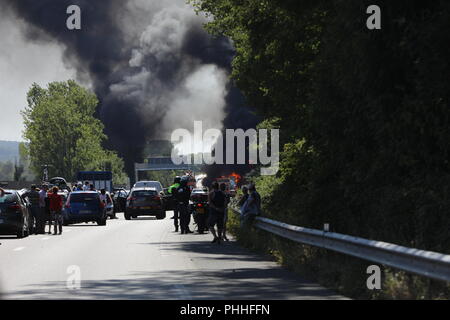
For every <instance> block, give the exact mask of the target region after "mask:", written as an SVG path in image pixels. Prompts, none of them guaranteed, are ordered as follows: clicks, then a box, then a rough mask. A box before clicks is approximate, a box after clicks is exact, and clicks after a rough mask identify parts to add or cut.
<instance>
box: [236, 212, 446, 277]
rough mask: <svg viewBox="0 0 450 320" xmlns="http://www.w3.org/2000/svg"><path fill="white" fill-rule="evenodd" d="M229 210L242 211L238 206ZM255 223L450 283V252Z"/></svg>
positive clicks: (298, 239) (270, 222) (268, 222)
mask: <svg viewBox="0 0 450 320" xmlns="http://www.w3.org/2000/svg"><path fill="white" fill-rule="evenodd" d="M230 209H231V210H232V211H234V212H235V213H237V214H240V211H239V210H238V209H236V208H230ZM253 226H254V227H256V228H258V229H261V230H265V231H267V232H270V233H272V234H275V235H278V236H280V237H283V238H286V239H289V240H292V241H295V242H297V243H302V244H307V245H311V246H315V247H319V248H324V249H328V250H332V251H336V252H340V253H343V254H346V255H350V256H354V257H358V258H361V259H364V260H368V261H372V262H375V263H379V264H383V265H387V266H390V267H394V268H397V269H400V270H404V271H408V272H412V273H415V274H418V275H421V276H425V277H428V278H432V279H437V280H443V281H449V282H450V255H447V254H442V253H437V252H432V251H425V250H419V249H414V248H408V247H403V246H399V245H396V244H392V243H387V242H382V241H375V240H368V239H364V238H358V237H354V236H349V235H345V234H340V233H334V232H327V231H323V230H317V229H310V228H304V227H299V226H294V225H290V224H287V223H283V222H279V221H275V220H272V219H268V218H263V217H256V219H255V221H254V224H253Z"/></svg>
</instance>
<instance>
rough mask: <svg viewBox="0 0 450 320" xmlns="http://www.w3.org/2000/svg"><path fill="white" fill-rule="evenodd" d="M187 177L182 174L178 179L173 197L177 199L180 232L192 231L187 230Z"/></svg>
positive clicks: (188, 191)
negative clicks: (178, 184)
mask: <svg viewBox="0 0 450 320" xmlns="http://www.w3.org/2000/svg"><path fill="white" fill-rule="evenodd" d="M187 178H188V177H187V176H184V177H182V178H181V180H180V186H179V187H178V188H177V189H176V194H175V199H176V200H177V209H178V212H179V214H180V227H181V234H187V233H192V231H191V230H189V222H190V220H191V219H190V212H189V209H188V206H189V198H190V197H191V191H190V189H189V187H188V184H187V183H188V179H187Z"/></svg>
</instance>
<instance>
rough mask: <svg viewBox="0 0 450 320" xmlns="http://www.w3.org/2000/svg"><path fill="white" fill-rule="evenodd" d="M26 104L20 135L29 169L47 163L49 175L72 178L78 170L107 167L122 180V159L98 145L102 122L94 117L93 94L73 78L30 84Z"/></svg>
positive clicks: (38, 168)
mask: <svg viewBox="0 0 450 320" xmlns="http://www.w3.org/2000/svg"><path fill="white" fill-rule="evenodd" d="M27 101H28V107H26V108H25V110H24V111H23V112H22V115H23V118H24V124H25V131H24V138H25V139H26V140H27V141H28V142H29V144H28V153H29V156H30V160H31V164H32V168H33V171H34V172H35V173H36V175H37V176H39V177H41V176H42V167H43V166H44V165H49V172H50V175H51V176H62V177H65V178H66V179H68V180H69V181H70V180H74V179H75V177H76V173H77V172H78V171H82V170H105V169H111V170H112V171H113V173H114V179H115V181H117V182H118V183H123V180H124V179H125V176H124V174H123V161H122V160H121V159H120V158H119V157H118V156H117V155H116V154H115V153H114V152H111V151H108V150H105V149H103V148H102V142H103V141H104V140H105V139H106V136H105V134H104V133H103V128H104V127H103V124H102V123H101V121H100V120H98V119H96V118H95V117H94V114H95V111H96V106H97V104H98V100H97V97H96V96H95V94H94V93H92V92H90V91H88V90H86V89H85V88H83V87H81V86H80V85H78V84H77V83H76V82H75V81H72V80H69V81H67V82H52V83H50V84H49V85H48V87H47V88H42V87H40V86H39V85H37V84H33V85H32V87H31V89H30V90H29V91H28V96H27Z"/></svg>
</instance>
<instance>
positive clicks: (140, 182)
mask: <svg viewBox="0 0 450 320" xmlns="http://www.w3.org/2000/svg"><path fill="white" fill-rule="evenodd" d="M138 183H139V184H142V183H144V184H145V183H158V184H161V182H159V181H154V180H153V181H150V180H148V181H147V180H145V181H138V182H136V183H135V185H136V184H138Z"/></svg>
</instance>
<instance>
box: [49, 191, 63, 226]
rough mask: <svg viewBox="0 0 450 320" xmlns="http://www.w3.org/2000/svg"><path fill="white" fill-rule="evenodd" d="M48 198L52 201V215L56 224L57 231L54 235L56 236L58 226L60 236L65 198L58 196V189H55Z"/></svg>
mask: <svg viewBox="0 0 450 320" xmlns="http://www.w3.org/2000/svg"><path fill="white" fill-rule="evenodd" d="M48 197H49V199H50V214H51V215H52V218H53V221H54V223H55V231H54V232H53V234H56V231H57V226H59V234H61V233H62V208H63V198H62V197H61V196H60V195H59V194H58V187H53V189H52V193H51V194H50V195H49V196H48Z"/></svg>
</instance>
